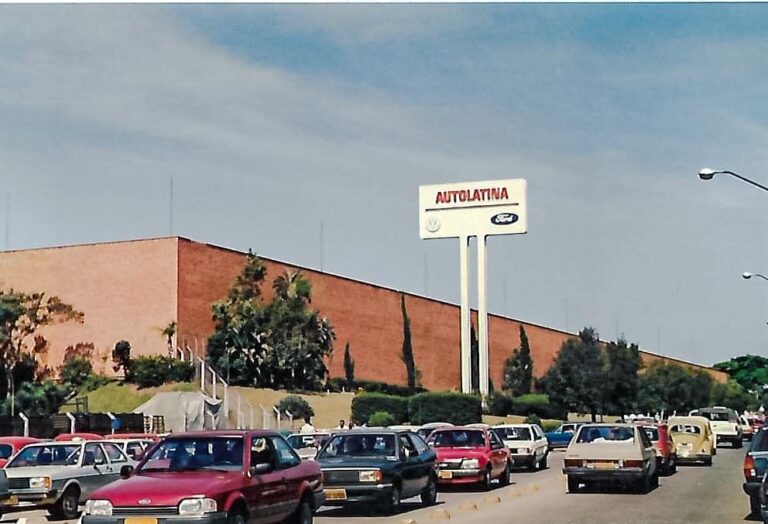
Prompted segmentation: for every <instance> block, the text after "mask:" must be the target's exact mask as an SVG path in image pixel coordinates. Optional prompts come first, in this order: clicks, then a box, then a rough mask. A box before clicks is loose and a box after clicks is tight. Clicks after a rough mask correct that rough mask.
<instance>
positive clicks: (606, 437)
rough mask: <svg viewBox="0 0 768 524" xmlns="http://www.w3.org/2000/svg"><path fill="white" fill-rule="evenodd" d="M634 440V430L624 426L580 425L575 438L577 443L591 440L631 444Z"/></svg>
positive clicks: (586, 442)
mask: <svg viewBox="0 0 768 524" xmlns="http://www.w3.org/2000/svg"><path fill="white" fill-rule="evenodd" d="M634 441H635V432H634V430H633V429H632V428H628V427H626V426H598V427H582V428H581V431H580V432H579V436H578V438H577V440H576V442H577V443H578V444H588V443H591V442H595V443H599V442H616V443H625V444H631V443H633V442H634Z"/></svg>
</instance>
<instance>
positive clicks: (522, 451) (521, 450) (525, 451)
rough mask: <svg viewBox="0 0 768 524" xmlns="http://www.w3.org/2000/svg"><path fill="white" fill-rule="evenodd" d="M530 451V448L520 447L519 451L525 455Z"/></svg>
mask: <svg viewBox="0 0 768 524" xmlns="http://www.w3.org/2000/svg"><path fill="white" fill-rule="evenodd" d="M530 452H531V448H520V453H522V454H523V455H527V454H529V453H530Z"/></svg>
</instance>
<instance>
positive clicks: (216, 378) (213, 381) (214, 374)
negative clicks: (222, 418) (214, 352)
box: [211, 370, 219, 400]
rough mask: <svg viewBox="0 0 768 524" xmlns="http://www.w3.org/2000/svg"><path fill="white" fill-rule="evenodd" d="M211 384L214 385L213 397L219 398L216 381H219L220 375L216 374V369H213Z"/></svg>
mask: <svg viewBox="0 0 768 524" xmlns="http://www.w3.org/2000/svg"><path fill="white" fill-rule="evenodd" d="M211 375H212V376H211V386H212V387H213V398H214V400H218V397H217V396H216V383H217V382H218V381H219V379H218V377H217V376H216V372H215V371H214V370H211Z"/></svg>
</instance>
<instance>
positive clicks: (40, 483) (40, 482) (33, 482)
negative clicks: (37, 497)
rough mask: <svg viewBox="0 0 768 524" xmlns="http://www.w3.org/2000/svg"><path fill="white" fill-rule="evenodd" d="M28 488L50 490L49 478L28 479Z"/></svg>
mask: <svg viewBox="0 0 768 524" xmlns="http://www.w3.org/2000/svg"><path fill="white" fill-rule="evenodd" d="M29 487H30V488H45V489H51V477H32V478H31V479H29Z"/></svg>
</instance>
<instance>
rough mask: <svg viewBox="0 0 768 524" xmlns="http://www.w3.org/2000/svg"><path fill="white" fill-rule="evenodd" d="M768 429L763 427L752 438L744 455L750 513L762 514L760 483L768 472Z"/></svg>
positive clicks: (744, 485)
mask: <svg viewBox="0 0 768 524" xmlns="http://www.w3.org/2000/svg"><path fill="white" fill-rule="evenodd" d="M766 466H768V429H766V428H763V429H761V430H760V431H758V432H757V433H756V434H755V436H754V437H753V438H752V442H751V444H750V445H749V450H748V451H747V454H746V456H745V457H744V484H743V488H744V493H746V494H747V496H749V510H750V513H751V514H752V515H753V516H755V517H757V516H759V515H760V484H761V482H762V480H763V477H765V474H766V472H768V467H766Z"/></svg>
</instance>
